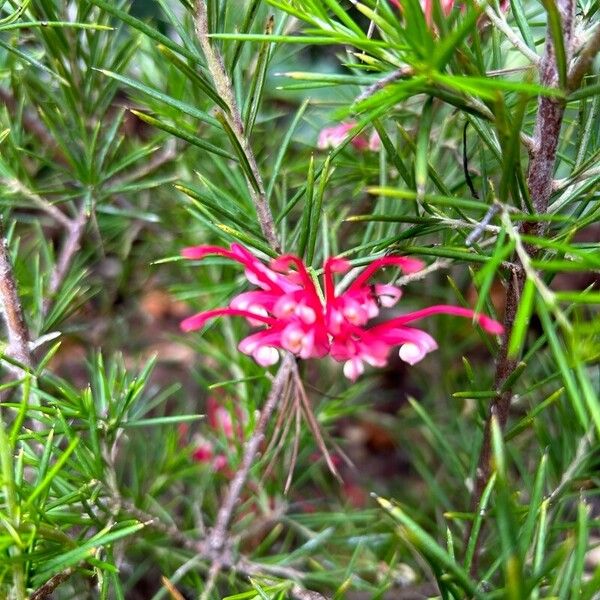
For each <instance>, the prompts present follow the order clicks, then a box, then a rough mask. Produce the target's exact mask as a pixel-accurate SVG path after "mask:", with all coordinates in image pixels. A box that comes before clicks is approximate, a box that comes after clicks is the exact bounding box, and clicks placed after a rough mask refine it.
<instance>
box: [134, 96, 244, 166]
mask: <svg viewBox="0 0 600 600" xmlns="http://www.w3.org/2000/svg"><path fill="white" fill-rule="evenodd" d="M129 111H130V112H131V113H132V114H134V115H135V116H136V117H137V118H138V119H140V120H142V121H144V123H148V125H152V126H153V127H157V128H158V129H162V130H163V131H166V132H167V133H170V134H171V135H174V136H176V137H178V138H180V139H182V140H184V141H186V142H188V143H189V144H192V145H193V146H196V147H198V148H202V149H203V150H206V151H207V152H212V153H213V154H217V155H218V156H222V157H223V158H227V159H229V160H234V161H237V158H236V157H235V156H234V155H233V154H230V153H229V152H227V151H226V150H223V149H222V148H219V147H218V146H214V145H213V144H211V143H210V142H206V141H204V140H203V139H202V138H199V137H198V136H196V135H193V134H192V133H189V132H187V131H186V130H185V128H184V127H182V126H179V127H175V126H174V125H169V124H167V123H165V122H164V121H161V120H160V119H156V118H155V117H152V116H150V115H149V114H146V113H143V112H140V111H139V110H135V109H133V108H130V109H129Z"/></svg>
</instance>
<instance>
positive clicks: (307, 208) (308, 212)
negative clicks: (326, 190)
mask: <svg viewBox="0 0 600 600" xmlns="http://www.w3.org/2000/svg"><path fill="white" fill-rule="evenodd" d="M314 183H315V159H314V156H311V157H310V162H309V164H308V174H307V176H306V194H305V196H304V208H303V210H302V218H301V219H300V237H299V239H298V256H300V257H304V253H305V251H306V244H307V243H308V237H309V234H310V228H311V224H312V218H311V216H312V211H313V200H314V198H313V195H314Z"/></svg>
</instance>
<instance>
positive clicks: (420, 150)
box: [415, 98, 433, 199]
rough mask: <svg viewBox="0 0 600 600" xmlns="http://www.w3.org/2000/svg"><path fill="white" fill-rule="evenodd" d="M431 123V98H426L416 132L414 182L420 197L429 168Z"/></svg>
mask: <svg viewBox="0 0 600 600" xmlns="http://www.w3.org/2000/svg"><path fill="white" fill-rule="evenodd" d="M432 123H433V98H428V99H427V100H426V101H425V104H424V105H423V110H422V111H421V119H420V120H419V131H418V133H417V147H416V151H415V183H416V185H417V197H418V199H421V198H422V197H423V196H424V194H425V186H426V185H427V173H428V170H429V135H430V134H431V124H432Z"/></svg>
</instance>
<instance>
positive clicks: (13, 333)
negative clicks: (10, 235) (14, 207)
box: [0, 230, 32, 378]
mask: <svg viewBox="0 0 600 600" xmlns="http://www.w3.org/2000/svg"><path fill="white" fill-rule="evenodd" d="M0 311H1V312H2V316H3V317H4V322H5V324H6V334H7V338H8V346H7V347H6V355H7V356H9V357H11V358H14V359H15V360H16V361H18V362H19V363H21V364H22V365H24V366H25V367H31V365H32V359H31V351H30V349H29V341H30V337H29V329H28V328H27V325H26V323H25V318H24V316H23V309H22V307H21V300H20V298H19V292H18V290H17V284H16V281H15V277H14V274H13V268H12V263H11V260H10V256H9V251H8V244H7V242H6V239H5V238H4V235H3V232H2V231H1V230H0ZM7 364H8V363H7ZM8 369H9V370H10V371H11V372H12V373H13V375H15V376H16V377H18V378H20V377H22V376H23V375H24V372H23V369H22V368H20V367H18V366H16V365H12V364H8Z"/></svg>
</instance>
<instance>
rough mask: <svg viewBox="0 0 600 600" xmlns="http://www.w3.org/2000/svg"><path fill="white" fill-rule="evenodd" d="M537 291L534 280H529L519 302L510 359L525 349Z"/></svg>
mask: <svg viewBox="0 0 600 600" xmlns="http://www.w3.org/2000/svg"><path fill="white" fill-rule="evenodd" d="M535 291H536V287H535V282H534V281H533V280H532V279H527V280H526V281H525V285H524V287H523V293H522V294H521V298H520V300H519V307H518V309H517V314H516V316H515V320H514V323H513V328H512V333H511V335H510V341H509V343H508V356H509V358H516V357H517V356H519V355H520V354H521V349H522V348H523V344H524V343H525V338H526V336H527V332H528V331H529V321H530V319H531V314H532V312H533V306H534V300H535Z"/></svg>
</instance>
